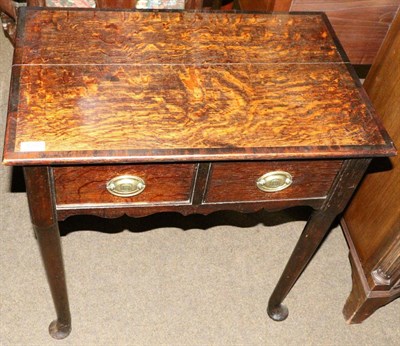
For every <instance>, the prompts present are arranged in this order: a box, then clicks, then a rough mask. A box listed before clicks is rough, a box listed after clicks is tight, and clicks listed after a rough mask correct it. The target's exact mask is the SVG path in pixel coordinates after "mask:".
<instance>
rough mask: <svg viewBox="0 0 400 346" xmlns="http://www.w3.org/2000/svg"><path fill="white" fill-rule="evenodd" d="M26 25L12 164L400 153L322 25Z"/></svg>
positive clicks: (89, 13) (51, 16) (10, 133)
mask: <svg viewBox="0 0 400 346" xmlns="http://www.w3.org/2000/svg"><path fill="white" fill-rule="evenodd" d="M20 18H22V19H21V23H20V26H19V28H20V32H19V35H18V39H17V48H16V54H15V61H14V62H15V64H14V67H13V79H12V85H11V98H10V100H11V102H10V108H9V116H8V125H7V133H6V145H5V156H4V161H5V163H6V164H7V163H8V164H38V163H39V164H46V163H52V164H62V163H82V162H86V163H101V162H140V161H142V162H148V161H168V160H179V161H190V160H229V159H234V160H236V159H240V160H242V159H274V158H281V159H282V158H314V157H343V156H350V157H355V156H364V155H369V156H374V155H387V154H393V152H394V149H393V147H392V144H391V142H390V139H389V138H388V137H387V134H386V132H385V131H384V130H383V128H382V127H381V125H380V123H379V121H378V120H377V119H376V117H375V114H374V111H373V109H372V107H371V105H370V104H369V101H368V99H367V98H366V96H365V94H364V92H363V90H362V88H361V85H360V84H359V83H358V82H357V81H356V80H354V79H353V78H354V77H353V76H352V75H351V74H350V73H349V69H350V70H351V68H350V67H349V66H348V65H347V64H346V63H344V62H343V61H342V60H341V59H342V58H341V55H340V51H339V50H338V49H337V48H336V46H335V45H334V39H333V38H332V36H331V35H330V32H329V26H327V25H326V24H325V23H324V17H323V15H321V14H303V15H299V14H297V15H291V14H280V15H278V14H276V15H271V14H235V13H229V14H226V13H218V14H215V13H198V12H187V13H186V12H183V13H182V12H130V11H98V10H84V11H81V10H79V11H77V10H72V11H71V10H39V9H29V8H28V9H24V10H22V14H21V16H20Z"/></svg>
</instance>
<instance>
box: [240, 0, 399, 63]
mask: <svg viewBox="0 0 400 346" xmlns="http://www.w3.org/2000/svg"><path fill="white" fill-rule="evenodd" d="M236 1H237V3H238V5H239V7H240V8H241V9H243V10H250V11H323V12H325V13H326V14H327V16H328V18H329V21H330V22H331V23H332V26H333V28H334V29H335V32H336V34H337V35H338V37H339V39H340V42H341V43H342V45H343V47H344V49H345V51H346V53H347V55H348V56H349V59H350V62H351V63H352V64H354V65H371V64H372V63H373V61H374V58H375V56H376V54H377V52H378V49H379V47H380V46H381V44H382V41H383V39H384V37H385V34H386V33H387V31H388V29H389V27H390V24H391V23H392V21H393V18H394V16H395V14H396V12H397V11H398V10H399V7H400V0H374V1H364V0H351V1H350V0H329V1H327V0H236Z"/></svg>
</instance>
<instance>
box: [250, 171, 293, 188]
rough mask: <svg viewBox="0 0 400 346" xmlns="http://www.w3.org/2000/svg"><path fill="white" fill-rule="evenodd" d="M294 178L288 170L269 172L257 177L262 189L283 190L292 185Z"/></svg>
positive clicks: (258, 184)
mask: <svg viewBox="0 0 400 346" xmlns="http://www.w3.org/2000/svg"><path fill="white" fill-rule="evenodd" d="M292 182H293V179H292V176H291V175H290V174H289V173H288V172H284V171H273V172H268V173H266V174H264V175H263V176H261V177H260V178H258V179H257V182H256V185H257V187H258V188H259V189H260V190H261V191H266V192H276V191H282V190H284V189H286V188H288V187H289V186H290V185H292Z"/></svg>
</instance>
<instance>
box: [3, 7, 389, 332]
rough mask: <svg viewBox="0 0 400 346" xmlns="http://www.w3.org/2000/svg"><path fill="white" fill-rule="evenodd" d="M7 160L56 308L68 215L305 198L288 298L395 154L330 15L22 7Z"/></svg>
mask: <svg viewBox="0 0 400 346" xmlns="http://www.w3.org/2000/svg"><path fill="white" fill-rule="evenodd" d="M20 11H21V12H20V15H19V24H18V32H17V40H16V48H15V55H14V63H13V67H12V80H11V94H10V103H9V112H8V119H7V129H6V137H5V150H4V160H3V161H4V163H5V164H6V165H21V166H23V167H24V174H25V181H26V188H27V194H28V200H29V206H30V213H31V219H32V224H33V227H34V229H35V232H36V234H37V239H38V243H39V246H40V249H41V253H42V256H43V260H44V266H45V269H46V273H47V276H48V281H49V285H50V289H51V293H52V297H53V301H54V305H55V309H56V313H57V319H56V320H55V321H53V322H52V323H51V324H50V334H51V335H52V336H53V337H54V338H59V339H61V338H64V337H66V336H67V335H68V334H69V333H70V331H71V317H70V312H69V303H68V298H67V288H66V282H65V276H64V267H63V261H62V254H61V245H60V235H59V230H58V223H57V221H58V220H64V219H65V218H67V217H69V216H71V215H77V214H91V215H97V216H101V217H118V216H121V215H124V214H127V215H129V216H134V217H140V216H144V215H149V214H152V213H156V212H163V211H174V212H179V213H182V214H189V213H202V214H207V213H210V212H213V211H217V210H222V209H230V210H236V211H240V212H251V211H257V210H260V209H262V208H265V209H266V210H269V211H272V210H278V209H283V208H287V207H292V206H299V205H305V206H309V207H311V209H312V212H311V217H310V219H309V221H308V222H307V224H306V226H305V229H304V231H303V233H302V235H301V237H300V239H299V241H298V244H297V245H296V247H295V249H294V251H293V254H292V256H291V258H290V259H289V262H288V264H287V266H286V268H285V270H284V272H283V274H282V277H281V278H280V280H279V282H278V284H277V286H276V288H275V290H274V292H273V293H272V295H271V298H270V300H269V304H268V309H267V310H268V314H269V316H270V317H271V318H272V319H274V320H283V319H285V318H286V317H287V315H288V310H287V308H286V307H285V306H284V305H282V301H283V300H284V299H285V297H286V295H287V294H288V293H289V291H290V289H291V287H292V286H293V285H294V283H295V282H296V280H297V279H298V277H299V276H300V274H301V272H302V271H303V269H304V268H305V266H306V265H307V263H308V261H309V260H310V258H311V257H312V255H313V254H314V252H315V250H316V249H317V247H318V246H319V244H320V243H321V241H322V239H323V238H324V236H325V234H326V233H327V232H328V230H329V228H330V225H331V223H332V222H333V220H334V219H335V217H336V216H337V215H338V214H339V213H340V212H342V210H343V209H344V207H345V206H346V204H347V202H348V200H349V199H350V197H351V195H352V193H353V191H354V190H355V188H356V187H357V184H358V183H359V181H360V179H361V177H362V176H363V174H364V171H365V169H366V168H367V166H368V164H369V162H370V159H371V158H372V157H376V156H390V155H394V154H395V149H394V147H393V144H392V142H391V140H390V138H389V137H388V135H387V133H386V132H385V130H384V129H383V127H382V126H381V124H380V122H379V121H378V120H377V117H376V115H375V113H374V110H373V108H372V106H371V104H370V102H369V100H368V98H367V97H366V94H365V92H364V91H363V89H362V86H361V85H360V83H359V81H358V79H357V77H356V76H355V74H354V72H353V69H352V67H351V66H350V64H349V62H348V59H347V58H346V55H345V54H344V52H343V50H342V49H341V46H340V44H339V43H338V41H337V39H336V37H335V35H334V33H333V31H332V29H331V26H330V25H329V22H328V21H327V19H326V17H325V15H323V14H321V13H302V14H299V13H297V14H296V13H292V14H261V13H257V14H256V13H237V12H232V13H222V12H221V13H218V12H217V13H210V12H208V13H206V12H205V13H202V12H174V11H166V12H162V11H159V12H157V11H155V12H152V11H127V10H124V11H122V10H121V11H119V10H112V11H107V10H94V9H86V10H84V9H69V10H67V9H43V8H42V9H40V8H33V7H31V8H21V9H20Z"/></svg>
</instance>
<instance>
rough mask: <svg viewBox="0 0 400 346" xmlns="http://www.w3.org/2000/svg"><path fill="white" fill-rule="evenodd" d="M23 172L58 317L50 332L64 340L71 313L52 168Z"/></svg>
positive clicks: (25, 169) (56, 337) (30, 169)
mask: <svg viewBox="0 0 400 346" xmlns="http://www.w3.org/2000/svg"><path fill="white" fill-rule="evenodd" d="M24 174H25V184H26V190H27V196H28V202H29V209H30V214H31V220H32V224H33V228H34V230H35V233H36V236H37V240H38V244H39V248H40V252H41V255H42V259H43V264H44V267H45V270H46V275H47V280H48V282H49V286H50V291H51V295H52V297H53V302H54V306H55V309H56V313H57V319H56V320H54V321H53V322H51V324H50V326H49V332H50V335H51V336H52V337H53V338H55V339H63V338H65V337H67V336H68V335H69V333H70V332H71V314H70V311H69V303H68V295H67V286H66V282H65V273H64V264H63V259H62V252H61V242H60V233H59V230H58V222H57V216H56V212H55V202H54V190H53V187H52V179H51V170H50V168H48V167H25V168H24Z"/></svg>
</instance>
